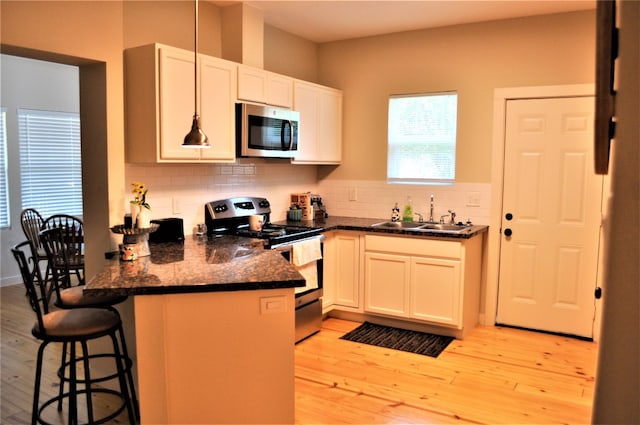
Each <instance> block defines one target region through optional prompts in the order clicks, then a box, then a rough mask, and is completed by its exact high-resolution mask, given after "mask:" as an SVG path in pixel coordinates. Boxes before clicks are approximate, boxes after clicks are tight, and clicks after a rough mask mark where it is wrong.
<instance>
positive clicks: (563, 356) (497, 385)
mask: <svg viewBox="0 0 640 425" xmlns="http://www.w3.org/2000/svg"><path fill="white" fill-rule="evenodd" d="M0 297H1V315H2V326H1V331H2V341H1V348H2V352H1V355H2V359H1V363H2V376H1V384H2V386H1V388H0V390H1V399H0V402H1V408H2V415H1V422H2V423H3V424H23V423H29V421H30V415H31V400H32V399H31V397H32V391H33V376H34V365H35V357H36V351H37V347H38V342H37V341H36V340H35V339H34V338H33V337H32V336H31V326H32V323H33V314H32V313H31V311H30V310H29V307H28V305H27V302H26V299H25V298H24V293H23V289H22V287H21V286H10V287H4V288H0ZM356 326H358V323H354V322H349V321H343V320H338V319H332V318H330V319H327V320H325V322H324V324H323V329H322V331H321V332H320V333H318V334H317V335H315V336H313V337H312V338H310V339H308V340H306V341H303V342H301V343H300V344H298V345H297V346H296V351H295V356H296V357H295V365H296V371H295V375H296V381H295V382H296V423H299V424H312V423H317V424H340V423H352V424H383V423H407V424H409V423H421V424H424V423H452V422H458V423H491V424H494V423H505V424H507V423H508V424H513V423H535V424H542V423H571V424H585V423H589V422H590V419H591V405H592V398H593V387H594V376H595V362H596V356H597V344H595V343H591V342H586V341H580V340H576V339H571V338H564V337H558V336H552V335H546V334H540V333H534V332H527V331H521V330H514V329H507V328H497V327H478V328H477V329H476V330H475V331H474V332H472V333H471V335H470V336H469V337H468V338H467V339H465V340H464V341H459V340H456V341H453V342H452V343H451V344H450V345H449V347H448V348H447V349H446V350H445V351H444V352H443V353H442V354H441V355H440V356H439V357H438V358H437V359H434V358H431V357H426V356H420V355H416V354H410V353H404V352H400V351H395V350H388V349H383V348H379V347H371V346H367V345H362V344H357V343H354V342H350V341H344V340H341V339H339V338H340V336H342V335H343V334H344V333H346V332H348V331H350V330H351V329H353V328H355V327H356ZM52 348H53V346H50V348H48V355H47V365H46V367H47V369H48V372H47V370H45V374H47V376H54V374H55V373H54V370H55V368H56V367H57V365H58V358H59V355H60V354H59V351H55V350H54V349H52ZM56 391H57V380H56V379H52V378H45V379H44V382H43V393H45V396H46V397H50V396H52V395H54V394H55V393H56ZM111 403H112V400H97V401H96V404H95V406H94V407H95V409H96V410H97V411H99V412H100V411H103V410H108V409H110V408H111ZM83 407H84V406H80V408H83ZM55 415H57V412H55V409H54V416H50V417H49V418H50V419H51V418H53V419H52V420H53V421H54V423H55V420H56V419H58V420H59V423H64V419H65V418H64V415H62V416H60V417H59V418H56V416H55ZM113 423H126V417H125V416H124V415H121V419H120V420H119V421H114V422H113Z"/></svg>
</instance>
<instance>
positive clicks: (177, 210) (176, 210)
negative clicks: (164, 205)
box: [171, 198, 182, 214]
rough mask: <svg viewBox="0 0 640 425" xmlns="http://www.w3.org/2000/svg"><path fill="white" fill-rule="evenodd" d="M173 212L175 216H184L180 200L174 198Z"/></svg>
mask: <svg viewBox="0 0 640 425" xmlns="http://www.w3.org/2000/svg"><path fill="white" fill-rule="evenodd" d="M171 201H172V207H171V209H172V211H173V214H182V211H181V208H180V200H179V199H178V198H172V199H171Z"/></svg>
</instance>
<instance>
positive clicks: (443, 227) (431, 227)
mask: <svg viewBox="0 0 640 425" xmlns="http://www.w3.org/2000/svg"><path fill="white" fill-rule="evenodd" d="M468 228H469V226H464V225H459V224H438V223H428V224H425V225H423V226H422V227H420V229H428V230H446V231H452V230H454V231H457V230H464V229H468Z"/></svg>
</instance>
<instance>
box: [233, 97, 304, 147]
mask: <svg viewBox="0 0 640 425" xmlns="http://www.w3.org/2000/svg"><path fill="white" fill-rule="evenodd" d="M299 125H300V113H299V112H296V111H292V110H290V109H286V108H278V107H273V106H265V105H256V104H252V103H236V141H237V145H238V146H237V147H238V154H239V155H240V156H243V157H266V158H295V157H296V155H297V153H298V135H299Z"/></svg>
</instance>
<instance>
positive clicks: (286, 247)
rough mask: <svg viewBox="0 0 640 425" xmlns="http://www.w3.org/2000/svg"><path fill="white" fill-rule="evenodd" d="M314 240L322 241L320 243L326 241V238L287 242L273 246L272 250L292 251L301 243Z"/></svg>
mask: <svg viewBox="0 0 640 425" xmlns="http://www.w3.org/2000/svg"><path fill="white" fill-rule="evenodd" d="M314 239H320V242H322V241H324V240H325V236H324V235H314V236H311V237H308V238H302V239H296V240H293V241H289V242H285V243H282V244H279V245H273V246H271V249H275V250H278V251H291V250H292V249H293V245H295V244H297V243H300V242H306V241H311V240H314Z"/></svg>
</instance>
